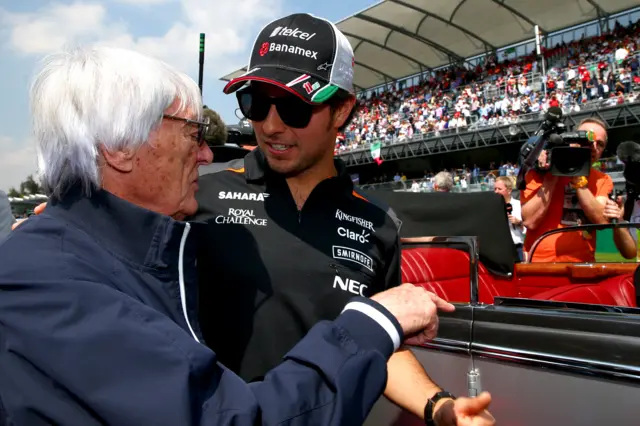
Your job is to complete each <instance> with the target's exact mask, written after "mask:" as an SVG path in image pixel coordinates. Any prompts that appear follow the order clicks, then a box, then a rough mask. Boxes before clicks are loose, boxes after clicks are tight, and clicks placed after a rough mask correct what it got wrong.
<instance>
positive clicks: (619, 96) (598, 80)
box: [335, 22, 640, 154]
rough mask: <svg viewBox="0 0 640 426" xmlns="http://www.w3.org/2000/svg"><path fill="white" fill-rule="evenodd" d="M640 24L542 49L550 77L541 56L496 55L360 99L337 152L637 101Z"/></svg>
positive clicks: (639, 85) (396, 85)
mask: <svg viewBox="0 0 640 426" xmlns="http://www.w3.org/2000/svg"><path fill="white" fill-rule="evenodd" d="M639 45H640V25H639V24H638V22H635V23H633V24H631V25H630V26H628V27H622V26H620V25H616V26H615V28H614V29H613V30H612V31H610V32H609V33H606V34H603V35H601V36H596V37H589V38H582V39H580V40H576V41H574V42H571V43H562V44H558V45H557V46H555V47H554V48H552V49H546V50H544V51H543V54H544V57H545V63H546V65H547V66H546V75H543V74H542V67H541V65H540V62H539V61H538V57H537V56H536V55H535V52H534V53H532V54H531V55H529V56H526V57H519V58H516V59H514V60H507V61H502V62H499V61H498V60H497V58H496V57H495V56H494V57H489V58H488V59H487V60H486V61H485V63H484V64H483V65H477V66H476V67H475V68H471V67H469V66H468V65H465V66H451V67H449V68H446V69H441V70H438V71H436V72H434V73H432V74H431V75H429V76H427V77H425V78H423V80H422V81H421V82H420V84H418V85H417V86H411V87H400V83H396V84H395V85H393V86H391V87H390V88H389V89H388V90H387V91H385V92H383V93H381V94H377V95H373V96H371V97H370V98H368V99H367V98H364V97H363V98H362V99H360V100H359V104H358V111H357V113H356V116H355V117H354V120H353V121H352V122H351V124H350V125H349V126H348V127H347V128H346V130H345V132H344V133H343V134H340V135H339V136H338V139H337V140H336V150H335V152H336V154H339V153H342V152H345V151H349V150H353V149H359V148H363V147H366V146H367V144H369V143H371V142H374V141H382V142H384V143H392V142H397V143H401V142H403V141H407V140H410V139H411V138H413V137H414V136H416V135H419V134H423V135H428V134H430V133H433V134H434V135H435V136H437V135H438V134H439V133H442V132H448V131H452V130H453V129H456V130H458V129H465V130H468V129H474V128H478V127H482V126H494V125H505V124H511V123H515V122H518V121H520V120H523V119H527V118H528V119H534V118H536V117H537V116H538V115H539V114H540V113H542V112H544V111H546V110H547V109H548V108H549V107H550V106H560V107H562V108H563V109H564V110H565V112H570V111H578V110H580V109H581V108H584V107H585V105H588V104H591V103H598V104H601V105H602V106H613V105H616V104H619V103H624V102H634V101H635V100H636V98H637V97H638V95H639V94H640V93H639V92H638V90H637V88H638V87H640V69H639V63H638V56H637V55H636V51H637V50H638V47H639Z"/></svg>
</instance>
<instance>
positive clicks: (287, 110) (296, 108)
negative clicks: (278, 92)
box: [277, 96, 313, 129]
mask: <svg viewBox="0 0 640 426" xmlns="http://www.w3.org/2000/svg"><path fill="white" fill-rule="evenodd" d="M277 108H278V115H279V116H280V118H281V119H282V122H283V123H284V124H286V125H287V126H289V127H293V128H296V129H302V128H304V127H307V125H308V124H309V121H310V120H311V115H312V114H313V107H312V106H311V105H309V104H308V103H306V102H303V101H301V100H299V99H297V98H294V97H292V96H291V97H287V98H283V99H279V100H278V103H277Z"/></svg>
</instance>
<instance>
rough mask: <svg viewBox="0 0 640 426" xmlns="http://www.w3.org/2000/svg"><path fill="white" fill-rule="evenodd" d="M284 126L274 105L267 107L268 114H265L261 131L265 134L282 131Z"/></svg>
mask: <svg viewBox="0 0 640 426" xmlns="http://www.w3.org/2000/svg"><path fill="white" fill-rule="evenodd" d="M285 128H286V125H285V124H284V123H283V122H282V119H281V118H280V114H278V110H277V109H276V106H275V105H271V107H270V108H269V114H267V118H265V119H264V121H263V122H262V131H263V132H264V133H265V134H267V135H273V134H276V133H281V132H283V131H284V130H285Z"/></svg>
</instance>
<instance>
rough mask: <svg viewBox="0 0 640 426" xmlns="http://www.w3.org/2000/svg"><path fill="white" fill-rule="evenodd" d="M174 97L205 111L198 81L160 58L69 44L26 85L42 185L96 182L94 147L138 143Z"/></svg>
mask: <svg viewBox="0 0 640 426" xmlns="http://www.w3.org/2000/svg"><path fill="white" fill-rule="evenodd" d="M176 100H177V101H178V102H179V109H178V110H177V111H176V112H177V113H180V112H184V111H185V110H186V109H188V108H191V109H192V110H193V111H194V112H195V113H196V114H198V117H201V114H202V97H201V95H200V90H199V88H198V86H197V84H196V83H195V82H194V81H193V80H192V79H191V78H190V77H188V76H187V75H186V74H183V73H181V72H178V71H177V70H175V69H173V68H172V67H170V66H169V65H167V64H165V63H164V62H161V61H159V60H157V59H154V58H151V57H148V56H145V55H143V54H140V53H138V52H134V51H131V50H126V49H117V48H110V47H90V48H73V49H70V50H67V51H64V52H61V53H57V54H54V55H51V56H49V57H47V58H45V60H44V64H43V67H42V69H41V70H40V72H39V73H38V74H37V75H36V77H35V79H34V82H33V85H32V86H31V115H32V120H33V131H34V133H35V138H36V148H37V155H38V169H39V176H40V178H41V180H42V184H43V186H44V187H45V189H46V191H47V193H49V194H50V195H51V196H53V197H58V198H59V197H61V196H62V195H63V194H64V192H65V191H66V190H67V189H68V188H69V187H70V186H71V185H75V184H80V185H81V186H82V188H83V191H84V192H85V194H87V195H88V194H89V193H90V192H91V189H92V188H100V187H101V186H102V185H101V175H100V169H99V167H98V152H99V151H98V147H99V146H100V145H104V147H105V148H106V149H107V150H118V149H123V148H130V149H134V150H135V149H138V148H139V147H140V146H141V145H143V144H144V143H145V142H147V140H148V139H149V134H150V133H151V131H153V130H154V129H157V128H158V127H159V125H160V124H161V121H162V116H163V113H164V112H165V110H166V109H167V108H168V107H169V106H171V104H173V103H174V102H176Z"/></svg>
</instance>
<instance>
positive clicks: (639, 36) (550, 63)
mask: <svg viewBox="0 0 640 426" xmlns="http://www.w3.org/2000/svg"><path fill="white" fill-rule="evenodd" d="M637 6H638V2H637V1H636V0H633V1H631V0H607V1H604V0H542V1H527V0H521V1H518V2H506V1H501V0H471V1H466V0H453V1H451V0H428V1H427V0H385V1H382V2H379V3H376V4H375V5H373V6H371V7H370V8H367V9H365V10H363V11H361V12H358V13H356V14H354V15H352V16H350V17H348V18H345V19H343V20H342V21H339V22H338V23H336V25H337V26H338V28H340V30H341V31H343V32H344V33H345V35H346V36H347V38H348V39H349V41H350V42H351V44H352V46H353V48H354V52H355V79H354V84H355V86H356V89H357V90H358V98H359V111H358V113H357V115H356V117H355V119H354V121H353V122H352V123H351V125H350V126H349V127H348V128H347V130H346V131H345V133H344V134H343V135H340V137H339V138H338V140H337V141H336V155H337V156H338V157H340V158H342V159H343V160H344V161H345V162H346V163H347V165H348V166H349V167H350V169H351V170H352V171H353V173H354V175H357V177H359V181H360V183H372V182H375V183H378V182H381V181H384V182H388V181H390V180H392V178H391V176H393V174H395V173H396V172H401V173H405V174H407V175H408V176H409V177H415V178H423V177H427V176H429V175H432V174H433V173H436V172H438V171H440V170H442V169H444V168H449V169H460V173H461V174H463V175H464V174H467V173H469V170H465V169H467V167H465V165H469V166H471V165H473V164H478V165H479V166H480V168H481V169H483V174H485V175H486V174H487V173H488V171H489V170H488V169H489V168H490V163H492V162H495V163H496V168H495V169H492V170H494V174H496V175H497V174H499V173H501V171H500V169H499V168H498V166H499V165H503V164H505V163H508V162H513V161H515V160H516V159H517V152H518V149H519V147H520V145H521V143H522V142H523V141H524V140H526V139H527V138H528V137H529V135H530V134H531V133H532V132H533V131H534V130H535V129H536V128H537V127H538V125H539V122H540V119H541V115H542V114H543V113H544V111H545V110H546V109H547V108H548V107H549V106H550V105H558V106H561V107H562V108H563V110H564V112H565V115H566V116H567V118H566V124H567V125H572V124H575V123H576V122H578V121H580V120H581V119H582V118H585V117H588V116H593V115H596V116H598V117H599V118H601V119H603V120H604V121H606V122H608V124H609V125H610V127H611V130H610V140H611V141H612V142H613V143H612V144H610V146H609V150H608V151H609V152H608V153H609V154H611V153H612V152H614V150H615V144H616V143H617V142H618V141H620V140H627V139H635V140H640V138H638V137H636V136H640V133H639V132H638V128H639V127H640V118H639V117H640V103H639V102H637V97H638V89H639V88H640V72H639V69H638V55H637V50H638V48H637V47H638V43H640V31H639V27H638V18H640V9H638V8H637ZM633 7H635V9H632V8H633ZM536 26H537V27H538V29H539V31H540V33H541V34H542V36H543V37H542V45H541V50H540V55H538V54H537V52H536V43H535V38H534V35H535V34H534V31H535V28H536ZM627 68H628V71H627ZM245 70H246V68H243V69H240V70H237V71H235V72H233V73H231V74H229V75H226V76H224V77H223V78H222V79H223V80H230V79H232V78H234V77H236V76H238V75H240V74H242V73H243V72H245ZM374 142H380V143H381V145H382V147H381V158H382V159H383V160H384V162H383V163H382V165H381V166H380V167H378V166H376V165H375V163H373V158H372V156H371V152H370V145H371V143H374ZM476 180H477V179H476ZM409 184H410V182H409ZM380 185H381V186H384V184H383V183H380ZM386 186H389V185H386Z"/></svg>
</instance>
